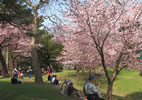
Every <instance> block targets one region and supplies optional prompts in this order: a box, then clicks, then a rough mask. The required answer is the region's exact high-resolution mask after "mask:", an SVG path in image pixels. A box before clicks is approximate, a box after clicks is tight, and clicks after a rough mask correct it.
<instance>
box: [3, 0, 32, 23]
mask: <svg viewBox="0 0 142 100" xmlns="http://www.w3.org/2000/svg"><path fill="white" fill-rule="evenodd" d="M31 15H32V13H31V9H28V8H27V5H25V4H24V2H23V0H0V21H1V22H8V23H10V24H13V23H16V24H26V25H29V24H31V22H32V16H31Z"/></svg>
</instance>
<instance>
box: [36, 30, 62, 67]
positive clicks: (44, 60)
mask: <svg viewBox="0 0 142 100" xmlns="http://www.w3.org/2000/svg"><path fill="white" fill-rule="evenodd" d="M41 32H46V31H43V30H42V31H41ZM39 41H40V45H41V47H40V48H39V49H38V56H39V60H40V64H41V66H42V67H46V66H47V65H48V66H50V65H52V66H53V69H55V70H59V69H61V66H58V62H57V61H56V58H57V57H58V56H61V52H62V50H63V45H61V44H59V43H56V42H55V41H54V36H53V35H52V34H47V32H46V33H45V34H43V35H42V36H41V37H40V39H39Z"/></svg>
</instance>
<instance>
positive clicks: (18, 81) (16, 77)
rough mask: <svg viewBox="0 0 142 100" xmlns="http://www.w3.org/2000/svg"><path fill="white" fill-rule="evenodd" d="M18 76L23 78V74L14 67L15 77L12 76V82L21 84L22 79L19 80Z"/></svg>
mask: <svg viewBox="0 0 142 100" xmlns="http://www.w3.org/2000/svg"><path fill="white" fill-rule="evenodd" d="M18 76H19V77H21V78H23V75H22V74H21V73H20V72H19V71H18V70H17V69H16V67H15V68H14V69H13V77H12V78H11V84H21V83H22V81H20V80H18Z"/></svg>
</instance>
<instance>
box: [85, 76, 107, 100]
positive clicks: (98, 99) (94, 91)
mask: <svg viewBox="0 0 142 100" xmlns="http://www.w3.org/2000/svg"><path fill="white" fill-rule="evenodd" d="M94 82H95V77H94V76H90V77H89V78H88V81H87V82H86V83H85V85H84V87H83V90H84V94H85V96H87V99H88V100H105V99H103V98H102V95H101V93H100V92H99V87H100V85H101V83H99V84H98V87H96V86H95V85H94V84H93V83H94Z"/></svg>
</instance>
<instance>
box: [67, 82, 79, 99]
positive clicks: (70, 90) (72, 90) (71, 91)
mask: <svg viewBox="0 0 142 100" xmlns="http://www.w3.org/2000/svg"><path fill="white" fill-rule="evenodd" d="M73 83H74V81H73V80H71V81H70V82H69V85H68V88H67V93H68V96H73V97H80V95H79V91H78V90H77V89H76V88H74V86H73Z"/></svg>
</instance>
